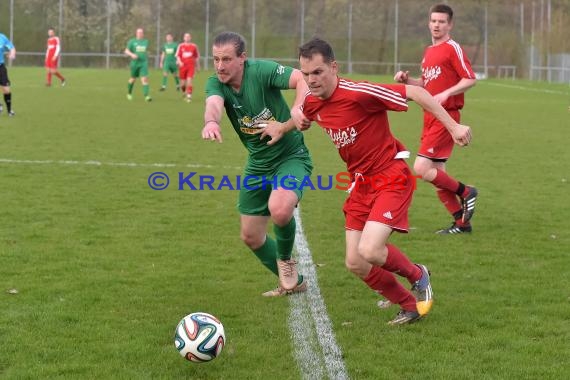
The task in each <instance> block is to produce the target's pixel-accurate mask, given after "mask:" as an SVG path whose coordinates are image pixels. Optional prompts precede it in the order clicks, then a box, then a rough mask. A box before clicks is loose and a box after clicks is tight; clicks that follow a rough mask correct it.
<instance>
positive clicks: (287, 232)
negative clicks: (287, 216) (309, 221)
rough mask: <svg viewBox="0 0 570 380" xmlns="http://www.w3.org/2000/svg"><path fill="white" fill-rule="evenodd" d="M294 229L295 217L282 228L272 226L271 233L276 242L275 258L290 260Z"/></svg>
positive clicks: (293, 242) (295, 224)
mask: <svg viewBox="0 0 570 380" xmlns="http://www.w3.org/2000/svg"><path fill="white" fill-rule="evenodd" d="M296 227H297V223H295V217H292V218H291V220H290V221H289V223H287V224H286V225H285V226H283V227H279V226H278V225H273V231H274V232H275V237H276V240H277V256H278V257H279V259H280V260H289V259H291V253H292V252H293V244H295V229H296Z"/></svg>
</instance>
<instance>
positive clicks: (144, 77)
mask: <svg viewBox="0 0 570 380" xmlns="http://www.w3.org/2000/svg"><path fill="white" fill-rule="evenodd" d="M125 54H126V55H128V56H129V57H130V58H131V63H130V69H131V77H130V78H129V85H128V92H127V99H129V100H132V99H133V87H134V85H135V81H136V79H137V78H139V77H140V78H141V83H142V86H143V94H144V99H145V100H146V101H147V102H150V101H151V100H152V98H151V97H150V95H149V85H148V40H147V39H145V38H144V31H143V29H142V28H139V29H137V31H136V37H135V38H131V39H130V40H129V42H128V43H127V48H126V49H125Z"/></svg>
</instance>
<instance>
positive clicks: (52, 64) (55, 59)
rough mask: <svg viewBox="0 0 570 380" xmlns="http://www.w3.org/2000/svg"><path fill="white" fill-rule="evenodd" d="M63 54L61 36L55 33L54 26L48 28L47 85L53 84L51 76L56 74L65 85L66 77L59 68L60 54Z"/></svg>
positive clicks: (62, 84)
mask: <svg viewBox="0 0 570 380" xmlns="http://www.w3.org/2000/svg"><path fill="white" fill-rule="evenodd" d="M60 54H61V44H60V43H59V37H58V36H56V35H55V30H54V29H53V28H49V29H48V39H47V49H46V60H45V68H46V72H47V73H46V86H48V87H50V86H51V77H52V75H55V76H56V77H58V78H59V80H60V81H61V86H65V78H64V77H63V75H61V74H60V72H59V71H58V70H57V69H58V64H59V56H60Z"/></svg>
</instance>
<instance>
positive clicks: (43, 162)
mask: <svg viewBox="0 0 570 380" xmlns="http://www.w3.org/2000/svg"><path fill="white" fill-rule="evenodd" d="M0 164H27V165H36V164H37V165H86V166H119V167H132V168H176V167H179V168H222V169H236V170H240V169H242V168H241V167H240V166H219V165H203V164H163V163H152V164H140V163H136V162H102V161H93V160H91V161H74V160H16V159H11V158H0Z"/></svg>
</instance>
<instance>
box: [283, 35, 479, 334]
mask: <svg viewBox="0 0 570 380" xmlns="http://www.w3.org/2000/svg"><path fill="white" fill-rule="evenodd" d="M299 61H300V70H301V72H302V73H303V77H304V79H305V81H306V82H307V84H308V86H309V90H310V93H308V94H307V96H306V98H305V101H304V104H303V106H302V110H301V109H293V110H292V111H291V112H292V113H295V112H302V113H304V115H305V118H306V120H304V121H303V123H302V126H301V127H300V129H307V128H308V127H309V126H310V121H316V122H317V123H318V124H319V125H320V126H321V127H322V128H323V129H324V130H325V132H326V133H327V134H328V135H329V136H330V137H331V139H332V141H333V143H334V144H335V145H336V147H337V149H338V151H339V154H340V156H341V158H342V159H343V161H345V162H346V166H347V169H348V171H349V173H350V176H351V178H352V180H353V186H351V188H352V190H351V192H350V195H349V196H348V198H347V199H346V201H345V204H344V207H343V211H344V214H345V230H346V258H345V264H346V266H347V268H348V269H349V270H350V271H351V272H352V273H354V274H355V275H356V276H358V277H359V278H360V279H362V280H363V281H364V282H365V283H366V284H367V285H368V286H369V287H370V288H371V289H373V290H375V291H376V292H378V293H380V294H382V295H384V296H385V297H386V298H387V299H388V300H389V301H390V302H392V303H394V304H399V305H400V308H401V310H400V311H399V312H398V314H397V315H396V317H395V318H394V319H392V320H391V321H390V322H389V324H392V325H399V324H405V323H411V322H414V321H416V320H418V319H419V318H421V317H422V316H424V315H426V314H427V313H428V312H429V311H430V309H431V306H432V302H433V293H432V289H431V284H430V278H429V271H428V269H427V267H426V266H425V265H421V264H413V263H412V262H411V261H410V260H409V259H408V257H407V256H406V255H405V254H404V253H403V252H402V251H400V250H399V249H398V248H397V247H396V246H395V245H393V244H388V239H389V237H390V235H391V234H392V232H394V231H398V232H407V230H408V208H409V206H410V203H411V201H412V193H413V189H414V181H413V176H412V173H411V171H410V169H409V167H408V165H407V164H406V162H405V161H404V160H403V158H405V157H406V156H407V155H409V152H406V151H405V148H404V146H403V145H402V144H401V143H400V142H399V141H398V140H396V139H395V138H394V136H393V135H392V133H391V131H390V126H389V122H388V115H387V111H406V110H407V108H408V105H407V99H412V100H414V101H415V102H416V103H418V104H419V105H420V106H422V107H423V108H424V109H425V110H427V111H429V112H431V113H432V114H433V115H434V116H435V117H436V118H437V119H438V120H440V121H441V123H442V124H443V125H444V126H445V127H446V128H447V130H448V131H449V133H450V134H451V135H452V136H453V139H454V141H456V142H457V143H458V144H459V145H467V144H468V143H469V142H470V140H471V129H470V128H469V127H467V126H463V125H460V124H458V123H457V122H456V121H455V120H453V119H452V118H451V117H450V116H449V114H448V113H447V112H446V111H445V110H444V109H443V107H441V105H440V104H439V103H438V102H437V101H436V100H435V99H434V98H433V97H431V96H430V95H429V93H428V92H427V91H426V90H424V89H423V88H421V87H417V86H408V85H403V84H393V85H380V84H375V83H368V82H363V81H351V80H348V79H343V78H339V77H338V76H337V74H338V66H337V63H336V61H335V58H334V53H333V50H332V47H331V46H330V45H329V44H328V43H327V42H326V41H323V40H320V39H318V38H315V39H312V40H311V41H309V42H307V43H306V44H304V45H303V46H301V47H300V49H299ZM394 273H397V274H398V275H400V276H403V277H405V278H406V279H407V280H408V281H409V282H410V284H411V285H412V292H410V291H408V290H407V289H406V288H404V287H403V286H402V284H400V282H399V281H398V280H397V279H396V277H395V276H394Z"/></svg>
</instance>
